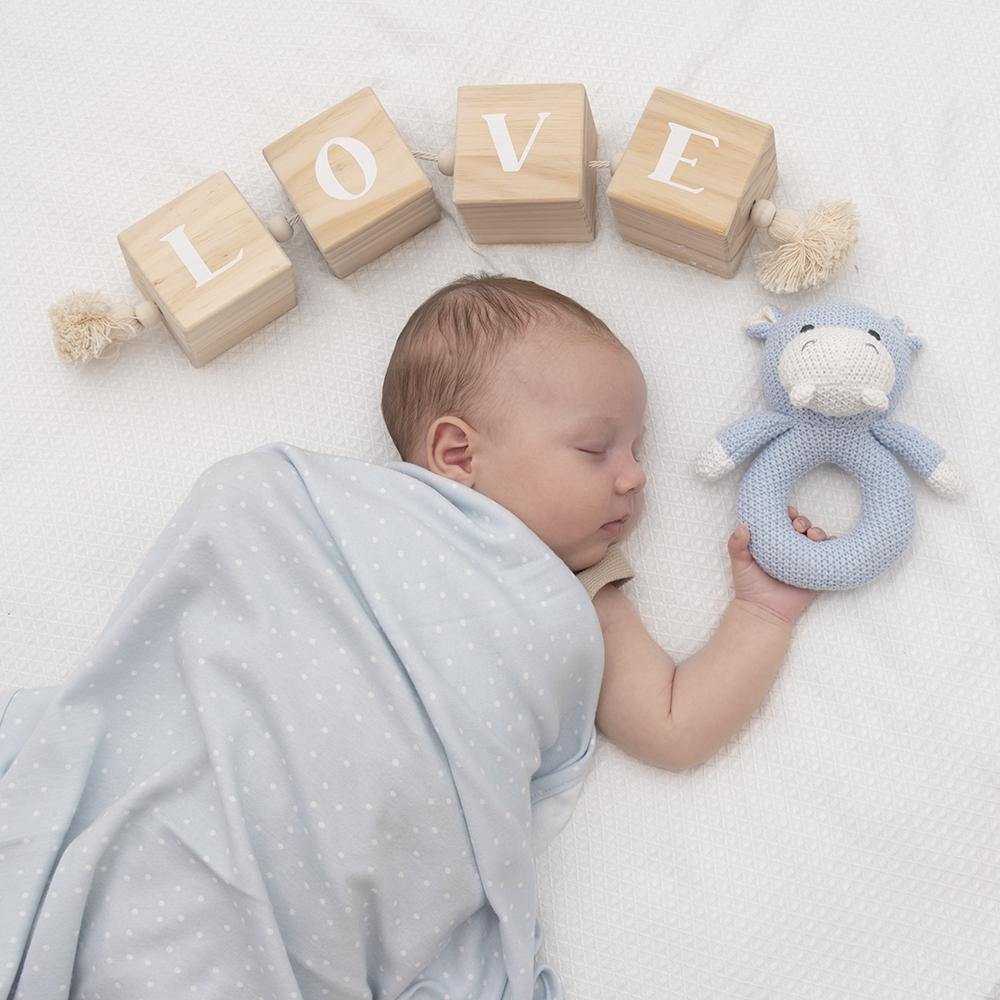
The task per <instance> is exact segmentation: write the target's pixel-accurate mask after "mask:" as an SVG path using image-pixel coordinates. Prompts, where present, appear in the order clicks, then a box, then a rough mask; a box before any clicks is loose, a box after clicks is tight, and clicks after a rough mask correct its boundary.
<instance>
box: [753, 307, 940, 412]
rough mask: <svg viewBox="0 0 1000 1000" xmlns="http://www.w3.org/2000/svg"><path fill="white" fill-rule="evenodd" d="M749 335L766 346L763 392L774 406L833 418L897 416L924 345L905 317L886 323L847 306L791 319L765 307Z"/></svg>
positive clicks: (798, 313) (863, 309) (812, 309)
mask: <svg viewBox="0 0 1000 1000" xmlns="http://www.w3.org/2000/svg"><path fill="white" fill-rule="evenodd" d="M746 332H747V333H748V334H749V335H750V336H751V337H756V338H757V339H759V340H763V341H764V342H765V345H766V346H765V351H764V359H763V374H764V389H765V393H766V395H767V400H768V403H769V404H770V405H771V407H772V408H774V409H776V410H780V411H782V412H786V413H788V412H793V411H795V410H803V409H809V410H813V411H814V412H816V413H820V414H822V415H823V416H826V417H852V416H857V415H858V414H862V413H868V412H874V413H885V412H887V411H888V410H891V409H892V408H893V407H895V405H896V403H897V401H898V399H899V394H900V392H901V391H902V389H903V385H904V384H905V382H906V374H907V371H908V370H909V366H910V358H911V357H912V355H913V354H914V352H916V351H917V350H919V349H920V346H921V342H920V340H919V339H918V338H917V337H914V336H913V335H912V334H910V333H907V331H906V324H905V323H904V322H903V320H902V319H900V318H899V317H898V316H893V317H892V319H886V318H885V317H884V316H881V315H879V314H878V313H877V312H873V311H872V310H871V309H868V308H867V307H866V306H861V305H855V304H854V303H852V302H840V301H831V302H821V303H820V304H818V305H814V306H807V307H805V308H803V309H798V310H796V311H795V312H791V313H784V312H783V311H782V310H781V309H779V308H778V307H777V306H765V307H764V308H763V309H762V310H761V311H760V312H759V313H758V314H757V315H756V316H754V318H753V319H752V320H750V322H749V323H748V324H747V327H746Z"/></svg>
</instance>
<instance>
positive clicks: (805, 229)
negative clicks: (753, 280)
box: [750, 200, 858, 292]
mask: <svg viewBox="0 0 1000 1000" xmlns="http://www.w3.org/2000/svg"><path fill="white" fill-rule="evenodd" d="M750 221H751V222H753V224H754V225H755V226H757V227H758V228H761V229H766V230H767V235H768V236H770V237H771V239H772V240H774V241H775V242H776V243H777V244H778V246H776V247H774V248H773V249H771V250H762V251H760V252H759V253H758V254H757V255H756V257H755V258H754V263H755V264H756V265H757V278H758V280H759V281H760V283H761V284H762V285H763V286H764V287H765V288H766V289H768V291H771V292H797V291H799V289H801V288H812V287H813V286H814V285H820V284H822V283H823V282H824V281H826V280H827V279H829V278H831V277H832V276H833V275H834V273H836V271H837V270H838V269H839V268H840V266H841V264H843V263H844V261H845V260H846V258H847V255H848V254H849V253H850V252H851V250H852V249H853V247H854V243H855V241H856V240H857V236H858V219H857V214H856V212H855V210H854V205H853V204H852V203H851V202H849V201H835V202H830V203H828V204H823V205H817V206H816V208H814V209H813V210H812V212H811V213H810V214H809V216H808V218H806V219H803V218H802V216H801V215H800V214H799V213H798V212H794V211H792V210H791V209H788V208H775V206H774V202H772V201H767V200H761V201H757V202H755V203H754V206H753V208H752V209H751V211H750Z"/></svg>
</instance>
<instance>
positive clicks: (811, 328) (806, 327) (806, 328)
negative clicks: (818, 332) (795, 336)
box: [799, 323, 816, 333]
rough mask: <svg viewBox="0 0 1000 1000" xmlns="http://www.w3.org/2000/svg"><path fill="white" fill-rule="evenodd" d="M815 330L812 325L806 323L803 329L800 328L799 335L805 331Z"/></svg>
mask: <svg viewBox="0 0 1000 1000" xmlns="http://www.w3.org/2000/svg"><path fill="white" fill-rule="evenodd" d="M815 329H816V327H814V326H813V325H812V323H806V325H805V326H804V327H802V329H801V330H799V333H805V332H806V330H815Z"/></svg>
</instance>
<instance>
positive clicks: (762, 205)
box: [750, 198, 775, 229]
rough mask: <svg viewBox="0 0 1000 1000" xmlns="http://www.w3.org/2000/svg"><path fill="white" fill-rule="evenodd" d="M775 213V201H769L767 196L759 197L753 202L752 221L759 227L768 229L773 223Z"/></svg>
mask: <svg viewBox="0 0 1000 1000" xmlns="http://www.w3.org/2000/svg"><path fill="white" fill-rule="evenodd" d="M774 213H775V207H774V202H773V201H768V200H767V199H766V198H759V199H758V200H757V201H755V202H754V203H753V208H751V209H750V221H751V222H752V223H753V224H754V225H755V226H756V227H757V228H758V229H766V228H767V227H768V226H769V225H771V220H772V219H773V218H774Z"/></svg>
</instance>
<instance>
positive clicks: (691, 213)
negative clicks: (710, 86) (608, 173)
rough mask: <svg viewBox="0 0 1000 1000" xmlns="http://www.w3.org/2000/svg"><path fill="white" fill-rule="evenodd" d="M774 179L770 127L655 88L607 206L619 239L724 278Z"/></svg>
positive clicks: (734, 264)
mask: <svg viewBox="0 0 1000 1000" xmlns="http://www.w3.org/2000/svg"><path fill="white" fill-rule="evenodd" d="M777 177H778V169H777V160H776V156H775V148H774V129H773V128H772V127H771V126H770V125H768V124H765V123H764V122H759V121H756V120H755V119H753V118H747V117H745V116H744V115H739V114H736V113H735V112H732V111H726V110H725V109H723V108H719V107H715V106H714V105H712V104H707V103H705V102H704V101H699V100H695V99H694V98H692V97H687V96H685V95H684V94H679V93H676V92H675V91H671V90H665V89H663V88H662V87H657V88H655V89H654V91H653V93H652V96H651V97H650V98H649V101H648V103H647V104H646V108H645V110H644V111H643V113H642V117H641V118H640V119H639V123H638V124H637V125H636V128H635V131H634V132H633V134H632V138H631V139H630V140H629V144H628V148H627V149H626V150H625V153H624V155H623V156H622V160H621V163H620V164H619V166H618V169H617V170H616V171H615V173H614V176H613V177H612V179H611V183H610V184H609V185H608V200H609V201H610V203H611V209H612V212H613V214H614V217H615V221H616V223H617V225H618V230H619V232H620V234H621V236H622V238H623V239H626V240H629V241H630V242H632V243H636V244H638V245H639V246H643V247H647V248H648V249H650V250H655V251H656V252H657V253H661V254H664V255H666V256H668V257H673V258H675V259H677V260H680V261H684V262H685V263H688V264H693V265H694V266H695V267H700V268H703V269H704V270H707V271H711V272H712V273H713V274H718V275H721V276H722V277H725V278H730V277H732V276H733V275H734V274H735V273H736V271H737V269H738V268H739V264H740V258H741V257H742V255H743V251H744V250H745V249H746V246H747V243H748V241H749V239H750V237H751V236H752V235H753V226H752V225H751V222H750V208H751V206H752V205H753V203H754V201H755V200H757V199H760V198H767V197H768V196H769V195H770V194H771V192H772V190H773V189H774V185H775V182H776V180H777Z"/></svg>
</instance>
